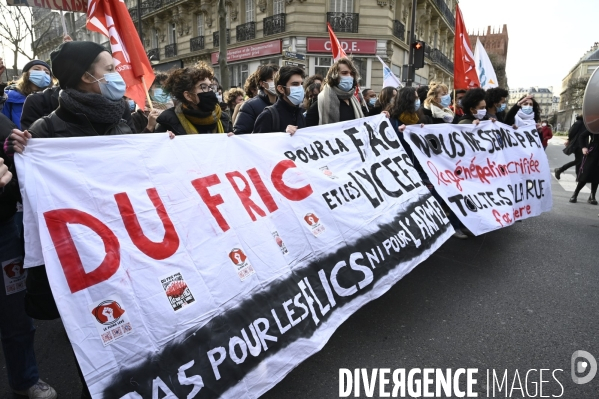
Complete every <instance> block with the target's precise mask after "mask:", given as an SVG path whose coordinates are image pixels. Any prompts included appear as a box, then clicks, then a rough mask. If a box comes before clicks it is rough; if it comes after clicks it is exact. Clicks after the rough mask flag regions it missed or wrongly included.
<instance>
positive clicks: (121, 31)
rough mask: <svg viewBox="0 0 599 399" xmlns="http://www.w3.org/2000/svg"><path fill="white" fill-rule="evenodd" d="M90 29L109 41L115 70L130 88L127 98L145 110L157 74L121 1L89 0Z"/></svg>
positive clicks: (88, 22) (88, 26) (88, 16)
mask: <svg viewBox="0 0 599 399" xmlns="http://www.w3.org/2000/svg"><path fill="white" fill-rule="evenodd" d="M86 27H87V29H89V30H91V31H94V32H98V33H101V34H103V35H104V36H106V37H108V38H109V39H110V48H111V49H112V58H113V59H114V63H115V68H116V71H117V72H118V73H120V74H121V76H122V77H123V80H124V81H125V83H126V84H127V91H126V92H125V95H126V96H127V97H129V98H130V99H132V100H133V101H135V103H136V104H137V105H138V106H139V107H140V108H141V109H144V107H145V104H146V90H145V88H144V82H143V80H145V83H146V85H147V87H148V88H149V87H150V86H151V85H152V83H153V82H154V71H153V70H152V66H151V65H150V61H149V60H148V56H147V55H146V51H145V50H144V46H143V45H142V44H141V40H140V39H139V35H138V34H137V30H136V29H135V25H134V24H133V21H132V20H131V16H130V15H129V11H128V10H127V6H126V5H125V2H124V1H122V0H90V1H89V4H88V7H87V26H86Z"/></svg>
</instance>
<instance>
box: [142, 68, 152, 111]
mask: <svg viewBox="0 0 599 399" xmlns="http://www.w3.org/2000/svg"><path fill="white" fill-rule="evenodd" d="M141 82H142V83H143V85H144V90H145V92H146V100H148V104H150V112H151V111H154V105H153V104H152V100H151V99H150V93H149V92H148V86H147V85H146V78H145V76H144V75H141Z"/></svg>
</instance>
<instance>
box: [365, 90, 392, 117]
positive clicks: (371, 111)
mask: <svg viewBox="0 0 599 399" xmlns="http://www.w3.org/2000/svg"><path fill="white" fill-rule="evenodd" d="M373 93H374V92H373ZM396 96H397V89H396V88H395V87H385V88H384V89H383V90H381V93H380V94H379V98H376V99H375V100H376V101H375V102H374V105H373V106H372V108H371V107H370V105H371V102H369V103H368V115H370V116H372V115H378V114H380V113H381V112H383V111H389V109H391V107H392V106H393V101H394V100H395V97H396ZM371 99H372V98H371Z"/></svg>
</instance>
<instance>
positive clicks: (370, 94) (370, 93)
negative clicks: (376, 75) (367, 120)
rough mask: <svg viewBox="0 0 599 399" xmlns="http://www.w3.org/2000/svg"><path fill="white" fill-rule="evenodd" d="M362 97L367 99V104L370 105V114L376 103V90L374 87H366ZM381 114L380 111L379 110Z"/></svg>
mask: <svg viewBox="0 0 599 399" xmlns="http://www.w3.org/2000/svg"><path fill="white" fill-rule="evenodd" d="M362 97H363V98H364V101H366V105H367V106H368V114H370V112H372V109H373V108H374V105H375V104H376V92H375V91H374V90H372V89H364V90H362ZM377 113H379V114H380V111H379V112H377Z"/></svg>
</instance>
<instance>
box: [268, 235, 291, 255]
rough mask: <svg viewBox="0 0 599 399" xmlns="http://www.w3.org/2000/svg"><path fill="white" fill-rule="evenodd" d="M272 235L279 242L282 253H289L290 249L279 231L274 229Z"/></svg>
mask: <svg viewBox="0 0 599 399" xmlns="http://www.w3.org/2000/svg"><path fill="white" fill-rule="evenodd" d="M272 236H273V237H274V239H275V242H276V243H277V245H278V246H279V249H280V250H281V253H282V254H283V255H287V254H288V253H289V251H288V250H287V246H286V245H285V243H284V242H283V239H282V238H281V236H280V235H279V232H278V231H276V230H275V231H273V232H272Z"/></svg>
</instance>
